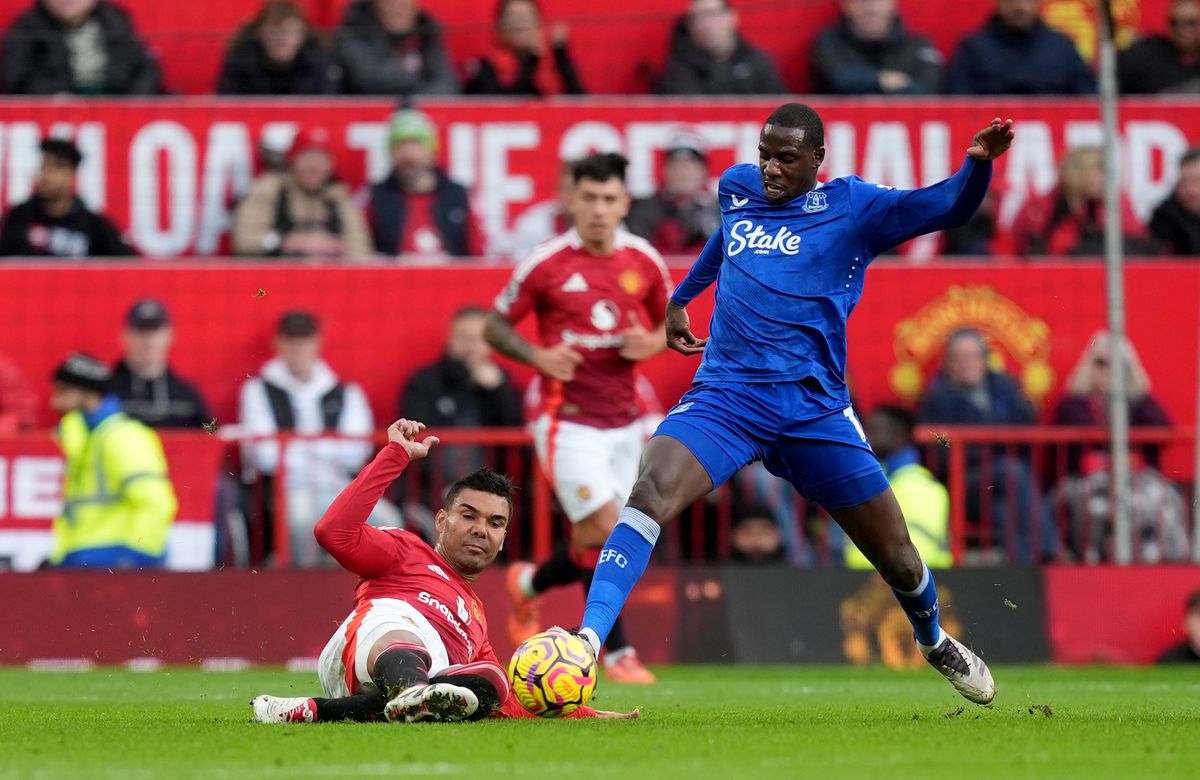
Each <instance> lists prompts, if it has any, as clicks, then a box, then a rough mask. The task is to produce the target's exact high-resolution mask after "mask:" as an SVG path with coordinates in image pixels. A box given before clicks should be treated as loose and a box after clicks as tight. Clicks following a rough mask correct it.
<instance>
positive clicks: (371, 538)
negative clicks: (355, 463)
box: [313, 420, 438, 577]
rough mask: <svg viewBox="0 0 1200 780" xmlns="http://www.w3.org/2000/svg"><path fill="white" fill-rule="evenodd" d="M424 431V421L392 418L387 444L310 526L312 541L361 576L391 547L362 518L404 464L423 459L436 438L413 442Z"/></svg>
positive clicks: (381, 564)
mask: <svg viewBox="0 0 1200 780" xmlns="http://www.w3.org/2000/svg"><path fill="white" fill-rule="evenodd" d="M424 429H425V424H424V423H419V422H414V421H412V420H397V421H396V422H394V423H392V424H391V425H390V426H388V430H387V435H388V444H387V446H386V447H384V448H383V449H382V450H380V451H379V454H378V455H376V456H375V459H374V460H372V461H371V462H370V463H369V464H367V467H366V468H364V469H363V470H362V471H361V472H359V474H358V476H357V477H355V478H354V481H353V482H351V483H350V484H349V485H347V486H346V488H345V489H344V490H343V491H342V492H341V493H339V494H338V497H337V498H335V499H334V500H333V503H332V504H330V505H329V509H327V510H325V514H324V515H323V516H322V517H321V520H320V522H318V523H317V527H316V528H315V529H314V530H313V535H314V536H315V537H316V538H317V543H318V544H320V545H321V547H323V548H325V550H327V551H328V552H329V554H330V555H332V556H333V557H334V559H335V560H336V561H337V562H338V563H340V564H341V565H342V566H343V567H344V568H345V569H347V570H348V571H352V572H354V573H355V574H357V575H359V576H360V577H369V576H371V575H373V574H377V573H379V572H381V571H383V570H384V569H386V568H387V567H388V566H390V565H391V564H392V563H393V562H394V560H395V545H394V544H393V543H392V540H391V539H390V538H389V536H388V534H387V532H385V531H381V530H379V529H378V528H373V527H371V526H369V525H367V518H368V517H370V516H371V510H373V509H374V508H375V504H377V503H379V499H380V498H381V497H383V493H384V491H385V490H387V488H388V485H390V484H392V481H393V480H395V479H396V477H398V476H400V474H401V472H403V471H404V468H405V467H406V466H407V465H408V464H409V463H410V462H411V461H414V460H420V459H421V458H424V457H425V456H426V455H428V454H429V448H430V447H432V446H433V445H435V444H437V442H438V440H437V437H435V436H427V437H425V438H424V439H422V440H421V441H417V438H416V437H417V434H419V433H420V432H421V431H422V430H424Z"/></svg>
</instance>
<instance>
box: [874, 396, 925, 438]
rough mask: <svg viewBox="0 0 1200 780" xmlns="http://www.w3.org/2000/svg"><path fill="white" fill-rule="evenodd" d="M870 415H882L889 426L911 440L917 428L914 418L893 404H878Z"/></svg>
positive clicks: (902, 408) (911, 414)
mask: <svg viewBox="0 0 1200 780" xmlns="http://www.w3.org/2000/svg"><path fill="white" fill-rule="evenodd" d="M871 414H878V415H882V416H883V417H884V418H885V419H886V420H887V421H888V423H889V424H891V425H894V426H896V429H897V430H899V431H901V432H902V433H903V434H904V438H906V439H912V435H913V430H914V429H915V428H916V427H917V418H916V416H915V415H914V414H913V413H912V412H910V411H909V410H907V409H905V408H904V407H903V406H896V405H895V404H880V405H879V406H876V407H875V408H874V409H872V410H871Z"/></svg>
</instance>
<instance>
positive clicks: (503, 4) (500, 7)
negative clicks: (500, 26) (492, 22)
mask: <svg viewBox="0 0 1200 780" xmlns="http://www.w3.org/2000/svg"><path fill="white" fill-rule="evenodd" d="M513 3H529V4H530V5H532V6H533V7H534V9H535V10H536V11H537V12H538V16H542V4H541V3H539V2H538V0H500V2H498V3H496V15H495V19H496V21H497V22H499V21H500V19H501V18H502V17H503V16H504V12H505V11H507V10H508V7H509V6H510V5H512V4H513Z"/></svg>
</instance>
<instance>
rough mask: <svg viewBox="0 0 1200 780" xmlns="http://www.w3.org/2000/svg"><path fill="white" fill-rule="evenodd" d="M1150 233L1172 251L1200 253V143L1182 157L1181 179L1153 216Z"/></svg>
mask: <svg viewBox="0 0 1200 780" xmlns="http://www.w3.org/2000/svg"><path fill="white" fill-rule="evenodd" d="M1150 232H1151V234H1153V235H1154V237H1155V238H1156V239H1158V240H1159V241H1161V242H1162V243H1163V244H1164V245H1165V246H1166V248H1167V250H1168V251H1170V252H1172V253H1174V254H1177V255H1200V146H1197V147H1193V148H1191V149H1189V150H1188V151H1187V152H1186V153H1185V154H1184V155H1183V157H1182V158H1180V160H1179V180H1178V181H1177V182H1176V183H1175V191H1174V192H1172V193H1171V195H1170V197H1168V198H1167V199H1166V200H1164V201H1163V202H1162V203H1160V204H1158V206H1157V208H1155V209H1154V213H1153V214H1151V215H1150Z"/></svg>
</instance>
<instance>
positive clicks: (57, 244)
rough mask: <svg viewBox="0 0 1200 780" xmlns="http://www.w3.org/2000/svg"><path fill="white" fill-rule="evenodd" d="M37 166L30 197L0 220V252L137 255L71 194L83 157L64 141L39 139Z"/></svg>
mask: <svg viewBox="0 0 1200 780" xmlns="http://www.w3.org/2000/svg"><path fill="white" fill-rule="evenodd" d="M41 150H42V166H41V169H40V170H39V172H38V178H37V182H36V183H35V185H34V192H33V197H31V198H30V199H29V200H27V201H25V202H24V203H22V204H20V205H18V206H14V207H13V208H12V209H11V210H10V211H9V212H8V213H7V214H5V215H4V219H3V221H0V255H9V256H14V255H15V256H18V257H35V256H40V257H50V256H53V257H68V258H79V257H129V256H131V255H135V254H137V253H136V252H135V251H134V250H133V248H132V247H130V246H129V245H128V244H126V243H125V240H124V239H123V238H121V234H120V232H119V231H118V230H117V227H116V225H114V224H113V223H112V222H110V221H109V220H108V219H107V218H106V217H105V216H104V215H103V214H97V213H96V212H94V211H90V210H89V209H88V207H87V206H85V205H84V204H83V201H82V200H81V199H80V198H79V196H77V195H76V194H75V171H76V170H77V169H78V168H79V163H80V162H81V161H82V160H83V155H82V154H80V152H79V149H78V148H77V147H76V146H75V144H73V143H71V142H70V141H64V140H62V139H58V138H47V139H46V140H44V141H42V144H41Z"/></svg>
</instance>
